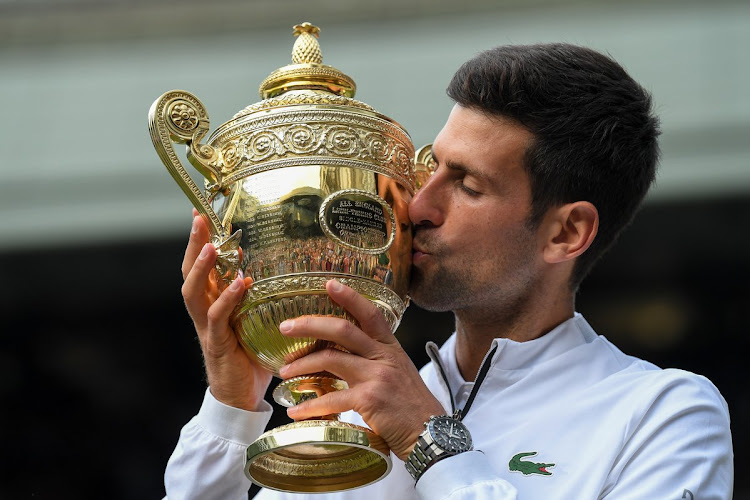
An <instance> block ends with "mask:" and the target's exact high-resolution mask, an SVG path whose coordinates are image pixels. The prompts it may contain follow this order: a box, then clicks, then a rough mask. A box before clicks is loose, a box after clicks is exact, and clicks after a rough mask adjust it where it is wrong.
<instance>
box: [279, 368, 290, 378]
mask: <svg viewBox="0 0 750 500" xmlns="http://www.w3.org/2000/svg"><path fill="white" fill-rule="evenodd" d="M288 370H289V365H284V366H282V367H281V368H279V375H281V376H282V378H283V377H284V374H285V373H286V372H287V371H288Z"/></svg>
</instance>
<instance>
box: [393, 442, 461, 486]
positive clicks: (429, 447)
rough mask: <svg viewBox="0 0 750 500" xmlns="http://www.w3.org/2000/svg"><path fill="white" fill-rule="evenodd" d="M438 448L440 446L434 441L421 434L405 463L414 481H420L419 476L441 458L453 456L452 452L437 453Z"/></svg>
mask: <svg viewBox="0 0 750 500" xmlns="http://www.w3.org/2000/svg"><path fill="white" fill-rule="evenodd" d="M420 442H421V443H420ZM420 444H421V446H420ZM425 449H426V453H425ZM438 449H439V447H438V446H437V444H436V443H435V442H434V441H432V442H430V443H428V442H427V440H426V439H425V438H424V437H423V436H419V438H418V439H417V444H415V445H414V450H413V451H412V452H411V453H410V454H409V457H408V459H407V460H406V462H405V463H404V466H405V467H406V470H407V471H409V474H411V477H413V478H414V481H419V478H420V477H422V475H423V474H424V473H425V472H426V471H427V469H429V468H430V467H432V466H433V465H434V464H436V463H437V462H439V461H440V460H442V459H444V458H447V457H451V456H453V454H451V453H444V454H442V455H438V454H437V453H436V451H438Z"/></svg>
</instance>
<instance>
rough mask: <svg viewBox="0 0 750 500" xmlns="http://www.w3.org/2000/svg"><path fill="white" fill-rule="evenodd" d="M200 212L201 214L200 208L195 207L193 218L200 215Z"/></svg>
mask: <svg viewBox="0 0 750 500" xmlns="http://www.w3.org/2000/svg"><path fill="white" fill-rule="evenodd" d="M198 214H199V212H198V209H197V208H195V207H193V218H195V217H198Z"/></svg>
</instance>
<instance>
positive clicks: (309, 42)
mask: <svg viewBox="0 0 750 500" xmlns="http://www.w3.org/2000/svg"><path fill="white" fill-rule="evenodd" d="M319 33H320V28H318V27H317V26H313V25H312V24H310V23H302V24H297V25H295V26H294V36H296V37H297V40H296V41H295V42H294V48H292V63H293V64H305V63H317V64H321V63H322V62H323V54H322V53H321V52H320V44H319V43H318V34H319Z"/></svg>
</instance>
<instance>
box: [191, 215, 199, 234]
mask: <svg viewBox="0 0 750 500" xmlns="http://www.w3.org/2000/svg"><path fill="white" fill-rule="evenodd" d="M197 232H198V216H195V217H193V227H192V229H191V230H190V234H196V233H197Z"/></svg>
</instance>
